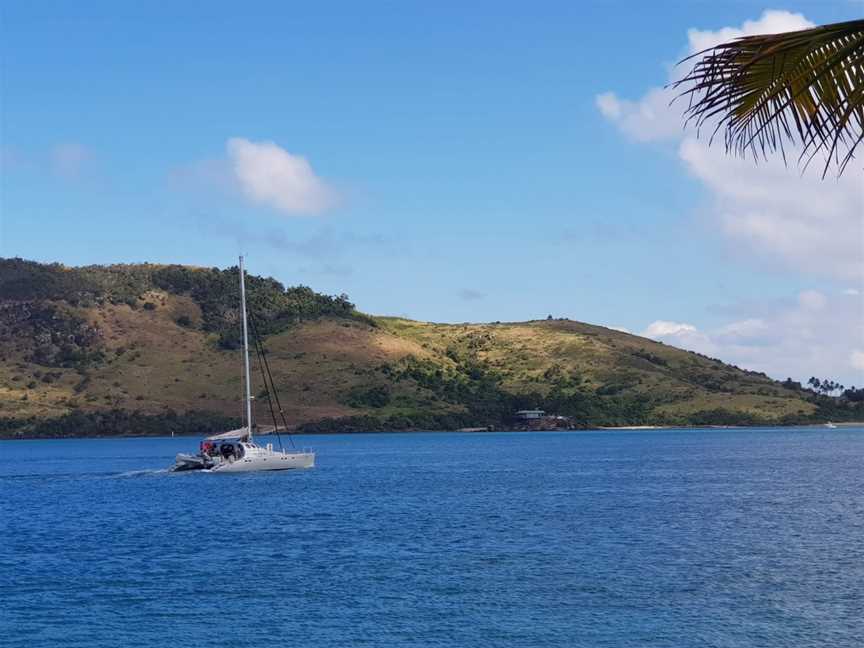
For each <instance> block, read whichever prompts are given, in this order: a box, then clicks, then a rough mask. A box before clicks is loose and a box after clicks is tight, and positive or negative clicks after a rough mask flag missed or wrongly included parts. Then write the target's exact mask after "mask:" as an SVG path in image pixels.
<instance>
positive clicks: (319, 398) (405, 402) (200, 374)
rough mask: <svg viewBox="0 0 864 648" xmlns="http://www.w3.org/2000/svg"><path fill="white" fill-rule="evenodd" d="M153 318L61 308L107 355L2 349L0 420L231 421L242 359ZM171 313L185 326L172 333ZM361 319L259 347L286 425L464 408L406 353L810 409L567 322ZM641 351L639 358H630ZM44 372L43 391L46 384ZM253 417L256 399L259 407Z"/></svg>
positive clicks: (540, 381) (741, 408) (197, 317)
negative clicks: (356, 397) (89, 358)
mask: <svg viewBox="0 0 864 648" xmlns="http://www.w3.org/2000/svg"><path fill="white" fill-rule="evenodd" d="M142 300H146V301H149V302H151V303H154V304H155V305H156V309H155V310H144V309H142V308H137V309H133V308H131V307H130V306H129V305H127V304H124V303H120V304H111V303H108V302H106V303H103V304H101V305H92V306H88V307H71V306H68V305H67V304H61V305H62V307H64V308H69V309H70V310H71V311H72V312H74V313H75V314H77V315H78V316H79V317H82V318H84V319H86V320H87V322H88V323H89V324H90V325H91V326H94V327H96V328H97V329H98V331H99V346H100V347H101V348H102V349H103V350H104V352H105V357H106V360H105V361H104V362H101V363H95V364H94V365H93V366H92V367H90V368H87V369H84V370H76V369H58V368H47V367H44V366H40V365H38V364H34V363H33V362H31V361H29V360H28V358H30V357H31V356H32V351H33V344H34V342H33V341H32V340H29V339H26V338H24V337H21V336H18V337H15V336H14V335H13V336H11V337H10V336H7V337H6V338H4V339H2V340H0V345H2V346H0V352H2V355H3V361H2V362H0V417H15V418H22V417H29V416H37V417H52V416H58V415H61V414H64V413H66V412H69V411H71V410H72V409H80V410H85V411H88V410H97V409H107V408H120V409H127V410H141V411H144V412H152V413H158V412H162V411H164V410H165V409H166V408H173V409H176V410H178V411H185V410H191V409H198V410H209V411H214V412H220V413H224V414H229V415H238V414H239V396H240V392H241V385H240V371H239V369H240V364H239V363H240V357H239V354H238V353H237V352H236V351H225V350H222V349H220V348H219V347H218V346H217V345H216V344H215V335H214V334H212V333H205V332H204V331H202V330H201V329H200V327H199V325H200V322H201V311H200V309H199V307H198V305H197V304H196V303H195V302H194V301H193V300H192V299H190V298H189V297H187V296H182V295H175V294H169V293H167V292H162V291H156V290H153V291H150V292H149V293H147V294H146V295H142ZM180 315H186V316H187V317H189V318H190V320H191V321H192V327H189V328H185V327H182V326H179V325H178V324H176V319H177V318H178V317H179V316H180ZM375 321H376V322H377V324H378V326H377V327H373V326H370V325H369V324H367V323H365V322H363V321H355V320H345V319H338V318H322V319H319V320H315V321H307V322H305V323H302V324H299V325H297V326H296V327H294V328H292V329H289V330H288V331H285V332H282V333H279V334H276V335H273V336H270V337H269V338H268V339H267V342H266V344H267V348H268V351H269V352H270V357H271V364H272V366H273V369H274V374H275V378H276V381H277V384H278V385H279V386H280V391H281V393H282V395H283V399H284V401H285V402H284V403H283V404H284V405H285V406H286V412H287V414H288V417H289V420H291V421H292V422H295V423H302V422H305V421H312V420H317V419H321V418H325V417H340V416H349V415H356V414H363V413H372V414H375V415H377V416H384V415H393V414H405V415H411V414H413V413H417V412H425V413H444V412H464V411H465V407H464V406H463V405H462V404H460V403H458V402H452V401H451V402H448V401H447V399H441V398H439V397H438V396H437V395H436V394H435V393H434V391H433V390H430V389H427V388H424V387H421V386H419V385H418V383H417V382H416V381H415V380H413V379H410V378H407V379H406V378H402V379H395V378H393V376H392V374H391V373H390V372H388V371H386V370H385V368H386V367H391V368H398V367H401V366H404V364H405V362H406V359H407V358H412V357H413V358H416V359H419V360H421V361H424V362H426V363H428V364H429V366H434V367H438V368H440V369H441V371H442V372H443V373H444V374H445V375H450V374H453V375H455V374H456V373H458V371H459V370H460V366H461V367H463V369H464V366H465V363H466V362H468V363H472V364H476V365H479V366H482V367H483V368H484V370H485V371H487V372H491V373H494V374H495V375H496V376H497V377H498V379H499V380H500V386H501V388H502V389H503V390H505V391H508V392H512V393H539V394H546V393H548V392H549V391H550V390H551V389H552V388H553V384H557V385H558V386H559V387H560V388H561V389H563V390H564V392H569V393H574V392H580V393H585V394H592V395H593V394H594V393H596V390H597V389H601V390H602V389H607V390H611V391H612V392H613V393H615V394H618V395H621V396H633V397H638V398H642V399H650V401H651V402H652V406H653V411H654V412H655V413H657V414H658V415H659V414H662V415H665V416H666V417H672V418H673V419H679V420H684V419H686V418H687V417H688V416H689V415H691V414H693V413H695V412H699V411H703V410H713V409H717V408H722V409H725V410H729V411H734V412H746V413H750V414H754V415H756V416H758V417H761V418H764V419H778V418H781V417H783V416H786V415H802V414H808V413H810V412H812V410H813V407H814V406H813V405H812V404H811V403H809V402H807V401H805V400H803V399H802V398H801V397H800V395H799V394H798V393H796V392H794V391H790V390H786V389H784V388H783V387H781V386H780V385H779V384H778V383H776V382H774V381H771V380H769V379H767V378H766V377H764V376H761V375H758V374H753V373H749V372H743V371H741V370H738V369H735V368H733V367H729V366H728V365H724V364H722V363H720V362H718V361H715V360H711V359H708V358H705V357H702V356H698V355H696V354H693V353H689V352H685V351H681V350H679V349H675V348H672V347H669V346H664V345H662V344H658V343H656V342H653V341H650V340H647V339H644V338H639V337H636V336H632V335H628V334H625V333H620V332H617V331H613V330H610V329H606V328H602V327H597V326H590V325H587V324H581V323H578V322H571V321H559V320H556V321H537V322H526V323H503V324H474V325H445V324H430V323H422V322H413V321H409V320H404V319H398V318H376V320H375ZM636 354H639V355H636ZM46 372H51V373H52V374H53V376H52V381H51V382H48V383H46V382H43V381H42V376H44V375H45V373H46ZM375 385H381V386H384V387H385V388H386V389H388V390H389V391H390V395H391V397H390V402H389V403H388V404H387V405H385V406H384V407H381V408H356V407H351V406H349V405H348V404H347V402H348V401H349V400H350V395H351V394H352V393H354V392H355V391H356V390H363V389H367V388H369V387H370V386H375ZM258 407H259V414H261V415H263V414H264V413H265V411H264V403H263V401H261V402H260V403H258Z"/></svg>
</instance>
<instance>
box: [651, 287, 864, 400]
mask: <svg viewBox="0 0 864 648" xmlns="http://www.w3.org/2000/svg"><path fill="white" fill-rule="evenodd" d="M747 308H748V309H749V310H751V311H752V310H756V311H758V312H754V313H751V315H752V316H750V317H744V318H743V319H739V320H735V321H733V322H729V323H728V324H725V325H723V326H720V327H718V328H716V329H712V330H710V331H702V330H700V329H698V328H697V327H696V326H693V325H692V324H684V323H679V322H669V321H665V320H658V321H656V322H653V323H652V324H650V325H649V326H648V327H647V328H646V329H645V330H644V331H643V332H642V335H643V336H645V337H650V338H652V339H655V340H659V341H662V342H664V343H666V344H671V345H673V346H677V347H680V348H683V349H688V350H690V351H698V352H699V353H703V354H705V355H708V356H711V357H716V358H720V359H722V360H723V361H725V362H730V363H732V364H736V365H738V366H740V367H744V368H747V369H752V370H754V371H764V372H765V373H767V374H768V375H769V376H771V377H773V378H777V379H784V378H786V377H789V376H791V377H793V378H794V379H796V380H806V379H807V378H809V377H810V376H817V377H820V378H831V379H834V380H840V382H843V383H845V384H847V385H851V384H856V385H858V384H861V383H862V382H864V374H862V373H861V372H862V371H864V351H861V350H860V349H862V348H864V296H862V295H857V296H854V297H853V298H851V299H850V296H848V295H836V296H833V297H830V296H827V295H824V294H823V293H820V292H817V291H814V290H807V291H803V292H801V293H799V294H798V295H797V296H796V298H795V299H790V300H786V301H785V302H783V303H781V304H780V305H779V306H778V305H766V306H763V307H762V308H759V307H758V306H753V305H750V306H749V307H747ZM745 310H746V309H745Z"/></svg>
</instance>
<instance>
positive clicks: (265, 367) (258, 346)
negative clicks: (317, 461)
mask: <svg viewBox="0 0 864 648" xmlns="http://www.w3.org/2000/svg"><path fill="white" fill-rule="evenodd" d="M249 321H250V323H251V324H252V340H253V342H254V343H255V353H256V355H257V356H258V367H259V368H260V369H261V378H262V379H263V381H264V392H265V394H266V395H267V404H268V406H269V407H270V416H272V417H273V431H274V432H275V433H276V438H277V439H279V447H280V449H281V448H282V436H281V435H280V434H279V424H278V423H277V422H276V413H275V411H274V410H273V400H275V401H276V409H278V410H279V416H280V417H281V419H282V426H283V428H284V429H285V433H286V434H287V435H288V441H289V442H290V443H291V447H292V448H295V449H296V447H297V446H296V445H295V444H294V436H293V435H292V434H291V432H289V431H288V420H287V419H286V418H285V410H283V409H282V403H281V402H280V400H279V392H278V391H277V390H276V383H275V381H274V380H273V373H272V372H271V371H270V363H269V362H268V360H267V351H266V350H265V349H264V344H263V343H262V342H261V336H260V335H259V334H258V325H257V324H256V323H255V316H254V315H250V317H249ZM265 372H266V373H265ZM271 392H272V395H273V396H272V398H271Z"/></svg>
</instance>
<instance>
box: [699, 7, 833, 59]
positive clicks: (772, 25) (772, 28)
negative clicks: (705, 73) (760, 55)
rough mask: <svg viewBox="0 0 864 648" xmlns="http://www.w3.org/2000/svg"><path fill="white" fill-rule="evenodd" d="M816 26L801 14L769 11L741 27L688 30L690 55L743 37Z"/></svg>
mask: <svg viewBox="0 0 864 648" xmlns="http://www.w3.org/2000/svg"><path fill="white" fill-rule="evenodd" d="M815 26H816V25H815V24H814V23H812V22H810V21H809V20H807V19H806V18H805V17H804V16H803V15H802V14H800V13H791V12H789V11H778V10H776V9H767V10H766V11H763V12H762V15H761V16H760V17H759V19H758V20H745V21H744V24H743V25H741V26H740V27H723V28H721V29H718V30H716V31H710V30H701V29H688V30H687V41H688V44H689V46H690V53H691V54H696V53H697V52H701V51H703V50H706V49H708V48H711V47H714V46H716V45H719V44H720V43H725V42H727V41H730V40H733V39H735V38H741V37H742V36H754V35H756V34H779V33H780V32H787V31H797V30H799V29H808V28H810V27H815Z"/></svg>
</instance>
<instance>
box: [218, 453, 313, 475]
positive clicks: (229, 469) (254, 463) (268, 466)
mask: <svg viewBox="0 0 864 648" xmlns="http://www.w3.org/2000/svg"><path fill="white" fill-rule="evenodd" d="M314 466H315V453H314V452H286V453H281V452H273V453H267V454H262V455H257V456H251V457H250V456H246V457H243V458H241V459H235V460H234V461H225V462H222V463H219V464H218V465H216V466H213V467H212V468H210V469H209V472H213V473H217V472H218V473H238V472H260V471H263V470H295V469H301V468H312V467H314Z"/></svg>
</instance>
